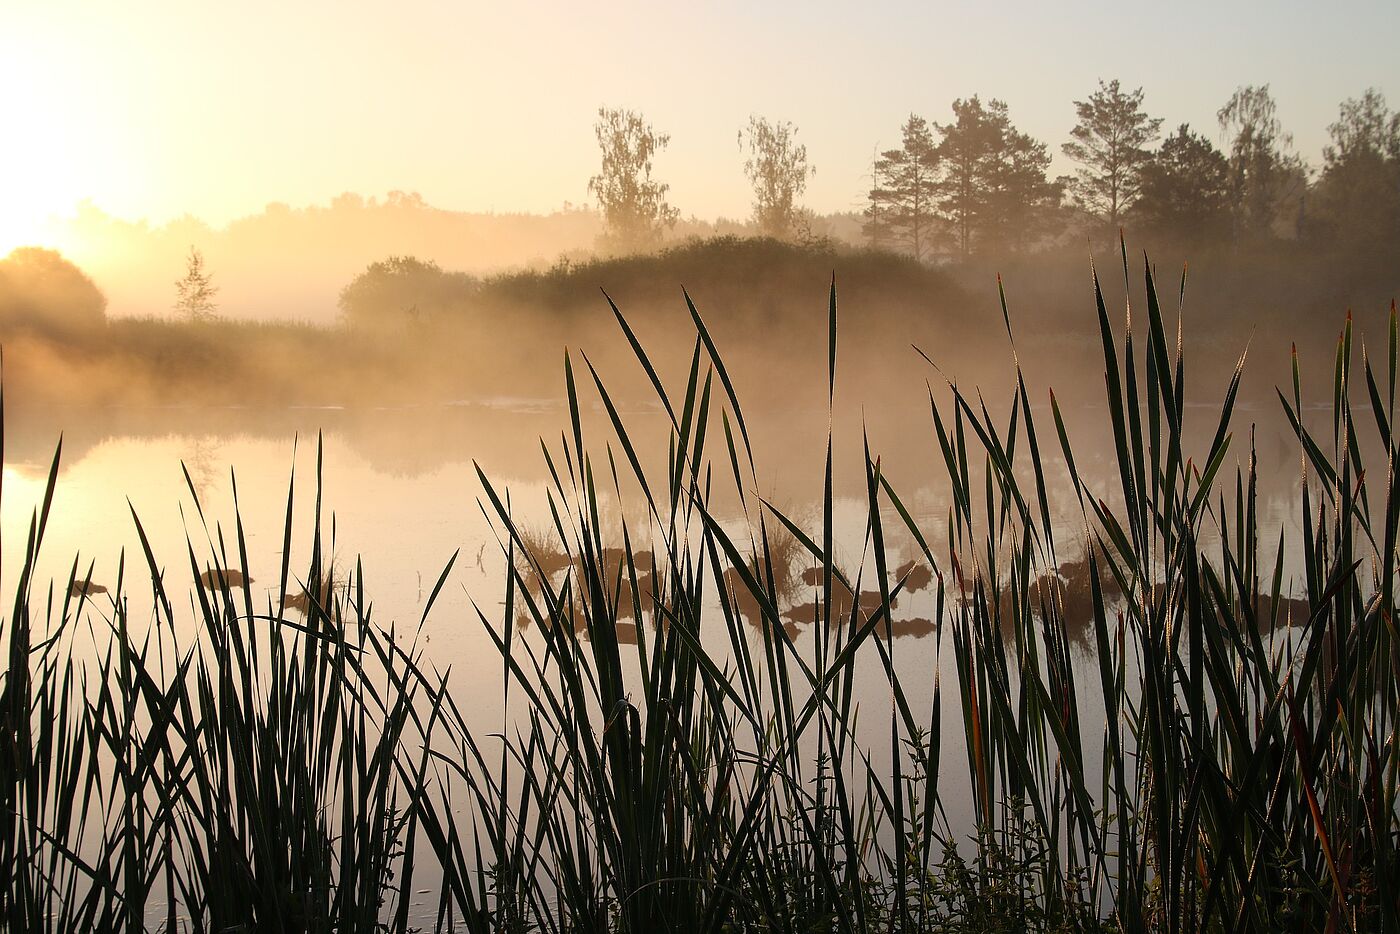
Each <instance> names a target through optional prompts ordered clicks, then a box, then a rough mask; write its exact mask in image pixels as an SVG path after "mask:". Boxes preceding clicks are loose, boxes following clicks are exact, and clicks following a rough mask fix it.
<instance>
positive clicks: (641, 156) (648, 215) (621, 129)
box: [588, 107, 680, 251]
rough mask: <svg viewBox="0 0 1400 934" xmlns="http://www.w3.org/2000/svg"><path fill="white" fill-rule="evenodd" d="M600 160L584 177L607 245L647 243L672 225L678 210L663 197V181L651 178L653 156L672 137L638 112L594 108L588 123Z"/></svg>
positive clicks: (630, 247) (665, 188)
mask: <svg viewBox="0 0 1400 934" xmlns="http://www.w3.org/2000/svg"><path fill="white" fill-rule="evenodd" d="M593 132H594V134H595V135H596V136H597V138H598V148H599V150H600V151H601V156H602V164H601V167H600V168H599V171H598V174H597V175H595V176H593V177H592V178H591V179H589V181H588V190H589V191H590V192H591V193H592V194H594V195H595V196H596V197H597V198H598V206H599V207H600V208H601V209H602V212H603V218H604V220H605V221H606V223H607V226H608V233H607V241H608V245H609V246H611V247H613V248H615V249H618V250H622V251H627V250H638V249H646V248H648V247H650V246H653V245H654V244H656V243H657V242H658V241H659V240H660V239H661V236H662V234H663V233H664V232H665V231H666V230H668V229H669V228H671V227H673V226H675V223H676V220H677V218H679V217H680V211H678V210H676V209H675V208H673V207H672V206H671V205H670V204H668V203H667V202H666V192H667V191H668V190H669V187H670V186H668V185H666V184H665V183H663V182H659V181H656V180H655V179H654V178H652V174H651V172H652V164H651V163H652V157H653V156H655V155H656V153H658V152H660V151H661V150H663V149H665V148H666V146H667V144H669V143H670V142H671V137H670V136H667V135H666V134H663V133H657V132H656V131H655V130H653V129H652V126H651V124H650V123H648V122H647V121H646V120H645V119H644V118H643V117H642V115H641V114H639V113H637V112H635V111H631V110H620V109H609V108H606V107H600V108H598V120H597V122H596V123H594V125H593Z"/></svg>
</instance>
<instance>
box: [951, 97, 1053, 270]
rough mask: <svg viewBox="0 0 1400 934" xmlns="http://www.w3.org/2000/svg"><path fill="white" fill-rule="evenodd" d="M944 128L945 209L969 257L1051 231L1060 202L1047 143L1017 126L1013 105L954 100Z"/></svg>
mask: <svg viewBox="0 0 1400 934" xmlns="http://www.w3.org/2000/svg"><path fill="white" fill-rule="evenodd" d="M953 118H954V119H953V122H952V123H947V124H940V125H939V126H938V132H939V133H940V134H941V135H942V137H943V138H942V140H941V141H940V142H939V144H938V158H939V159H940V161H941V163H942V166H943V175H942V180H941V184H940V186H939V191H940V194H941V202H940V207H941V208H942V211H943V213H944V215H945V216H946V217H947V218H948V219H949V220H950V221H951V222H952V225H953V234H954V240H955V242H956V244H957V248H958V250H959V252H961V253H962V254H963V255H964V256H966V255H969V254H970V253H972V252H973V251H974V250H980V249H984V248H986V247H989V246H991V245H993V244H1001V245H1004V246H1009V247H1013V248H1014V247H1018V246H1022V245H1024V244H1026V243H1029V242H1032V241H1033V240H1034V239H1035V238H1036V237H1039V236H1041V235H1042V234H1044V233H1046V232H1048V231H1049V230H1050V227H1051V223H1052V219H1053V215H1054V209H1055V208H1056V207H1058V205H1059V201H1060V185H1059V184H1058V183H1056V182H1052V181H1050V179H1049V178H1048V177H1047V175H1046V173H1047V171H1048V170H1049V168H1050V154H1049V151H1048V149H1047V147H1046V145H1045V144H1044V143H1042V142H1039V141H1037V140H1035V139H1032V138H1031V137H1030V136H1028V135H1027V134H1025V133H1022V132H1021V131H1019V130H1017V129H1016V128H1015V127H1014V126H1012V125H1011V118H1010V114H1009V112H1008V110H1007V107H1006V104H1005V103H1003V102H1002V101H999V100H993V101H990V102H988V103H987V104H986V105H983V103H982V101H981V100H980V99H979V98H977V97H976V96H973V97H971V98H969V99H967V100H961V99H960V100H955V101H953Z"/></svg>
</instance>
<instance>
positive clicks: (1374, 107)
mask: <svg viewBox="0 0 1400 934" xmlns="http://www.w3.org/2000/svg"><path fill="white" fill-rule="evenodd" d="M1327 132H1328V133H1329V135H1330V136H1331V137H1332V142H1331V143H1330V144H1328V145H1327V146H1326V147H1325V148H1324V149H1323V151H1322V157H1323V167H1322V177H1321V178H1319V179H1318V182H1317V185H1316V189H1315V191H1316V197H1315V199H1314V203H1315V205H1316V210H1315V213H1316V214H1317V216H1318V219H1319V224H1320V226H1322V227H1323V228H1324V229H1325V230H1326V231H1327V233H1328V234H1329V235H1331V236H1333V237H1341V238H1343V239H1345V240H1349V241H1353V242H1386V241H1388V242H1390V243H1394V241H1395V239H1396V238H1397V237H1400V113H1391V111H1390V108H1388V107H1387V106H1386V103H1385V98H1384V97H1383V96H1382V95H1381V94H1380V92H1379V91H1377V90H1375V89H1374V88H1371V89H1369V90H1367V91H1366V93H1365V94H1363V95H1362V96H1361V97H1359V98H1349V99H1347V100H1345V101H1343V102H1342V104H1341V107H1340V109H1339V113H1338V117H1337V122H1336V123H1333V124H1332V125H1331V126H1329V127H1328V128H1327Z"/></svg>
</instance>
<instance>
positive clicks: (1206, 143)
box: [1132, 123, 1231, 245]
mask: <svg viewBox="0 0 1400 934" xmlns="http://www.w3.org/2000/svg"><path fill="white" fill-rule="evenodd" d="M1230 191H1231V188H1230V164H1229V162H1227V161H1226V159H1225V156H1224V155H1223V154H1222V153H1221V152H1220V150H1218V149H1216V148H1215V146H1213V145H1212V144H1211V141H1210V140H1208V139H1206V138H1205V137H1204V136H1201V135H1200V134H1198V133H1192V132H1191V128H1190V127H1189V126H1187V125H1186V124H1184V123H1183V124H1182V125H1181V126H1180V127H1178V128H1177V131H1176V132H1175V133H1173V134H1172V135H1171V136H1168V137H1167V138H1166V139H1165V140H1163V141H1162V145H1161V147H1160V148H1159V149H1158V150H1157V152H1156V153H1155V154H1153V156H1152V159H1151V160H1150V161H1149V162H1148V163H1147V164H1146V165H1145V166H1143V168H1142V173H1141V187H1140V190H1139V195H1138V199H1137V201H1136V202H1135V203H1134V205H1133V210H1132V213H1133V216H1135V217H1137V218H1138V219H1139V220H1140V221H1141V223H1142V224H1143V226H1144V227H1146V228H1147V229H1148V230H1150V231H1152V232H1154V233H1156V234H1159V235H1163V236H1168V237H1172V238H1173V239H1175V240H1178V241H1180V242H1183V243H1186V244H1192V245H1196V244H1201V243H1210V242H1212V241H1215V240H1219V239H1221V238H1223V237H1225V236H1226V235H1227V234H1228V233H1229V230H1230Z"/></svg>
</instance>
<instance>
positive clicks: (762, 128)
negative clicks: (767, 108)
mask: <svg viewBox="0 0 1400 934" xmlns="http://www.w3.org/2000/svg"><path fill="white" fill-rule="evenodd" d="M739 146H740V147H741V148H747V153H748V155H747V158H746V159H745V160H744V175H745V176H746V177H747V178H748V180H749V184H750V185H752V186H753V216H754V222H755V223H757V224H758V229H759V232H760V233H762V234H763V235H764V236H768V237H776V238H778V239H780V240H782V239H786V238H788V237H790V236H792V234H793V231H794V230H795V228H796V223H797V216H798V208H797V199H798V198H799V197H801V196H802V192H803V191H804V190H805V189H806V187H807V178H808V176H810V175H811V174H812V173H813V172H814V171H815V170H814V169H813V168H812V167H811V166H809V165H808V164H807V147H806V146H804V145H802V144H801V143H798V142H797V127H795V126H793V125H792V123H790V122H787V121H770V120H768V119H767V118H766V117H757V116H751V117H749V125H748V127H747V128H746V129H742V130H740V131H739Z"/></svg>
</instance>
